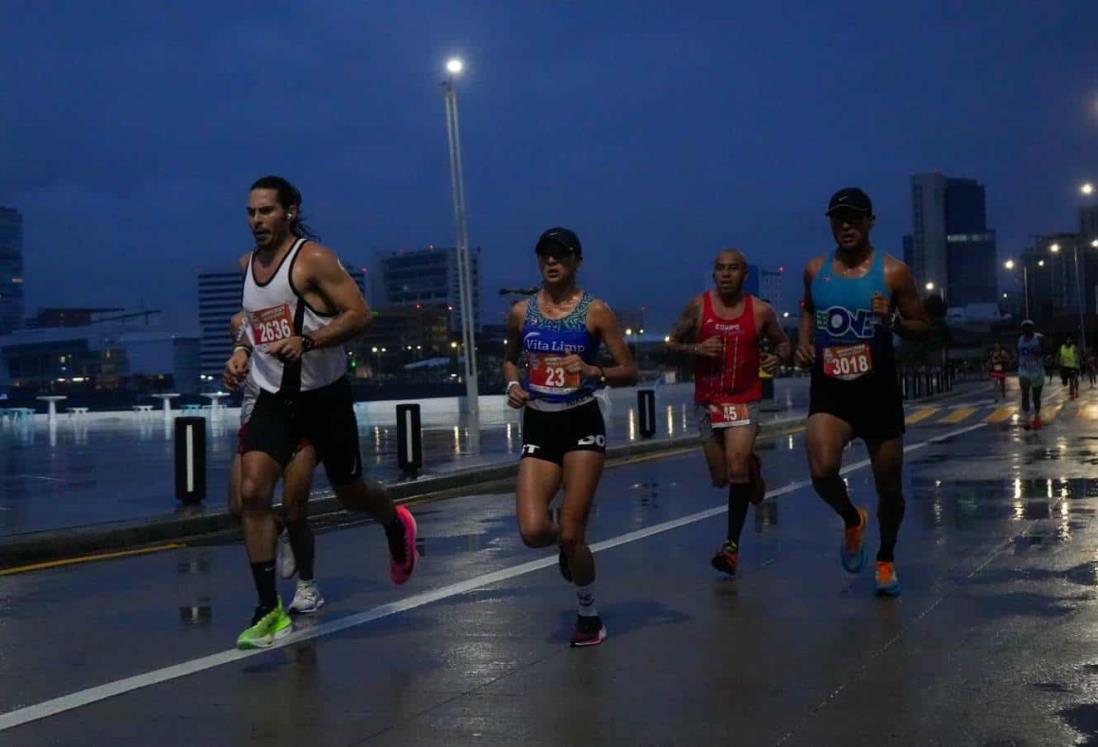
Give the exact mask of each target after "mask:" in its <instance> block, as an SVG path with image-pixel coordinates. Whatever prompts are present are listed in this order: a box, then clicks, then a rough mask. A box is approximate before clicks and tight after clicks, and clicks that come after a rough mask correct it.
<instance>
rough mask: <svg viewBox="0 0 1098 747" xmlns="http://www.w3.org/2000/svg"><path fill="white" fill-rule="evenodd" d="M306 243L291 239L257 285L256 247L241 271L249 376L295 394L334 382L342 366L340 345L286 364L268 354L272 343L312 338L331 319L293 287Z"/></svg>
mask: <svg viewBox="0 0 1098 747" xmlns="http://www.w3.org/2000/svg"><path fill="white" fill-rule="evenodd" d="M307 246H308V240H307V239H305V238H299V239H297V240H296V241H294V242H293V245H292V246H291V247H290V251H289V252H288V253H287V254H285V255H284V256H283V257H282V259H281V261H280V262H279V263H278V265H277V267H276V269H275V272H274V275H273V276H271V277H270V279H269V280H267V281H266V282H262V283H261V282H259V281H258V280H257V279H256V253H257V252H259V251H261V250H260V249H256V251H254V252H252V253H251V255H249V259H248V267H247V269H246V270H245V274H244V297H243V307H244V313H245V315H246V316H247V324H246V325H245V329H246V331H247V335H248V339H249V341H250V342H251V345H252V349H253V351H254V352H253V354H252V377H253V378H254V379H255V383H256V384H257V385H259V388H260V389H262V390H264V391H267V392H279V393H283V394H296V393H297V392H308V391H312V390H314V389H320V388H321V387H324V386H328V385H329V384H331V383H333V382H335V381H338V380H339V379H340V378H342V377H343V375H344V373H345V372H346V370H347V352H346V351H345V350H344V349H343V345H341V344H337V345H331V346H328V347H324V348H315V349H310V350H308V353H309V354H308V355H302V356H300V358H298V359H296V360H292V361H290V362H284V361H283V360H282V359H280V358H279V357H277V356H276V355H273V354H271V353H270V352H269V351H271V350H276V351H277V350H283V349H284V345H277V343H285V341H286V340H288V339H290V338H292V337H294V336H298V337H301V338H303V339H308V340H313V339H315V338H313V335H315V334H316V333H317V332H318V331H320V330H321V329H323V328H324V327H326V326H328V324H329V323H331V321H332V319H333V318H335V317H334V315H333V314H330V313H324V312H321V311H318V310H316V309H314V308H313V307H312V306H310V305H309V302H308V301H306V300H305V298H304V297H303V296H301V295H300V294H299V293H298V292H297V289H296V288H295V287H294V283H293V273H294V265H295V264H296V263H297V261H298V257H299V256H300V255H301V252H302V250H303V248H305V247H307ZM337 261H338V260H337ZM305 344H306V345H309V343H305Z"/></svg>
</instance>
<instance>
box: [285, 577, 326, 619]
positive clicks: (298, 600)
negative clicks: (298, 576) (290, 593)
mask: <svg viewBox="0 0 1098 747" xmlns="http://www.w3.org/2000/svg"><path fill="white" fill-rule="evenodd" d="M323 606H324V597H322V596H320V589H318V588H317V585H316V581H301V580H298V582H297V590H296V591H295V592H294V601H292V602H290V607H289V611H290V612H297V613H299V614H302V615H311V614H312V613H314V612H316V611H317V610H318V609H320V608H321V607H323Z"/></svg>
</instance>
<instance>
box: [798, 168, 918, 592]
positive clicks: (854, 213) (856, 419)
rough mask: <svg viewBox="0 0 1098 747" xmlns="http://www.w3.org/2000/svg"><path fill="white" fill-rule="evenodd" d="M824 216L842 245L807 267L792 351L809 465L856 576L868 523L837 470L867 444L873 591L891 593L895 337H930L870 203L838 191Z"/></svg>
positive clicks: (908, 278) (900, 509)
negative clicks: (873, 502)
mask: <svg viewBox="0 0 1098 747" xmlns="http://www.w3.org/2000/svg"><path fill="white" fill-rule="evenodd" d="M827 216H828V218H829V220H830V222H831V233H832V235H833V236H834V238H835V242H836V245H837V246H836V249H835V252H834V253H833V254H830V255H826V256H823V257H817V258H816V259H814V260H812V261H811V262H809V263H808V266H807V267H806V268H805V271H804V291H805V293H804V306H803V308H802V310H801V322H800V334H799V338H798V344H797V350H796V358H797V362H798V363H800V364H801V365H802V366H811V367H812V384H811V390H810V395H809V396H810V403H809V408H808V428H807V432H806V434H805V444H806V446H807V449H808V466H809V470H810V471H811V474H812V485H813V486H814V487H815V488H816V492H817V493H818V494H819V495H820V497H821V498H823V499H824V500H825V501H826V502H827V503H828V504H829V505H831V507H832V508H834V509H835V511H836V513H838V514H839V516H841V517H842V519H843V524H844V530H843V539H842V544H841V546H840V548H839V556H840V560H841V561H842V565H843V568H845V569H846V570H847V571H848V572H850V573H858V572H860V571H861V570H862V568H863V567H864V566H865V546H864V543H865V530H866V527H867V526H868V523H869V516H868V514H867V513H866V511H865V509H864V508H860V507H856V506H855V505H854V504H853V503H852V502H851V501H850V496H849V495H847V492H846V483H845V482H844V481H843V479H842V477H840V476H839V470H840V469H841V468H842V454H843V449H844V448H845V447H846V445H847V444H848V443H849V442H850V441H851V440H853V439H855V438H861V439H863V440H864V441H865V444H866V449H867V450H868V451H869V458H870V461H871V462H872V464H873V476H874V478H875V481H876V484H877V496H878V503H877V519H878V521H879V523H880V529H881V547H880V550H879V551H878V552H877V573H876V581H877V592H878V593H879V594H885V595H889V596H895V595H897V594H899V593H900V582H899V579H898V577H897V576H896V566H895V558H894V549H895V546H896V537H897V535H898V534H899V530H900V522H901V521H902V520H903V516H904V496H903V492H902V474H901V471H902V467H903V433H904V410H903V400H902V397H901V395H900V390H899V384H898V382H897V379H896V359H895V353H894V351H893V348H892V335H893V334H897V335H900V336H901V337H904V338H918V337H924V336H925V335H926V334H927V332H928V331H929V323H928V321H927V316H926V311H925V310H924V309H923V304H922V302H921V301H920V299H919V295H918V293H917V292H916V290H915V281H914V279H913V277H912V275H911V271H910V270H909V269H908V268H907V265H905V264H904V263H903V262H900V261H899V260H896V259H894V258H893V257H890V256H888V255H886V254H885V253H884V252H881V251H878V250H876V249H874V248H873V245H872V244H870V243H869V232H870V230H871V229H872V228H873V223H874V221H875V218H874V216H873V205H872V203H871V202H870V199H869V196H868V195H867V194H866V193H865V192H863V191H862V190H860V189H857V188H847V189H841V190H839V191H838V192H836V193H835V194H834V195H833V196H832V197H831V202H830V204H829V205H828V208H827ZM897 311H898V312H899V313H898V314H897V313H896V312H897Z"/></svg>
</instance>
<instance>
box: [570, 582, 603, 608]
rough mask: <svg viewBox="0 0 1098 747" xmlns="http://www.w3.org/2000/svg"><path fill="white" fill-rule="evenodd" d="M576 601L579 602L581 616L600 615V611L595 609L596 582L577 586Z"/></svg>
mask: <svg viewBox="0 0 1098 747" xmlns="http://www.w3.org/2000/svg"><path fill="white" fill-rule="evenodd" d="M576 601H578V602H579V614H580V617H598V616H599V611H598V610H597V609H595V582H594V581H592V582H591V583H589V584H587V586H577V587H576Z"/></svg>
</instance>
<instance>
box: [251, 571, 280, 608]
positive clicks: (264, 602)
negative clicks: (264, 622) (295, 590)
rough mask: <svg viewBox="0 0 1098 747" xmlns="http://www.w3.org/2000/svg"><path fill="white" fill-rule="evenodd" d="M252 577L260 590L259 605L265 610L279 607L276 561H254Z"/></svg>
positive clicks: (256, 587) (257, 589) (256, 588)
mask: <svg viewBox="0 0 1098 747" xmlns="http://www.w3.org/2000/svg"><path fill="white" fill-rule="evenodd" d="M252 578H253V579H254V580H255V590H256V591H257V592H259V606H260V607H262V608H263V609H265V610H273V609H274V608H275V607H277V606H278V587H277V586H276V584H275V563H274V561H273V560H266V561H264V562H262V563H252Z"/></svg>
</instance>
